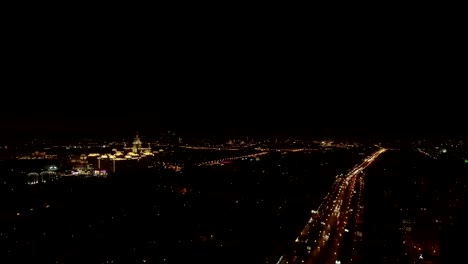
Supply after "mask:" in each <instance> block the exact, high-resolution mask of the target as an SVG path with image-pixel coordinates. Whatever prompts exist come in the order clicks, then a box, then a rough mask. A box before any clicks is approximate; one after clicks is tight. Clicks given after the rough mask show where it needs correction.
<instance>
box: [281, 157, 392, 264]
mask: <svg viewBox="0 0 468 264" xmlns="http://www.w3.org/2000/svg"><path fill="white" fill-rule="evenodd" d="M385 151H386V149H383V148H381V149H379V150H377V151H376V152H374V153H372V154H371V155H370V156H368V157H367V158H366V159H364V161H363V162H362V163H361V164H359V165H356V166H355V167H354V168H353V169H352V170H351V171H350V172H349V173H348V174H346V175H339V176H337V179H336V181H335V183H334V184H333V186H332V189H331V191H330V192H329V193H328V194H327V196H326V197H325V198H324V201H323V202H322V204H321V205H320V206H319V208H318V210H313V211H312V217H311V218H310V220H309V222H308V223H307V225H306V226H305V227H304V229H303V230H302V231H301V233H300V234H299V236H298V237H297V238H296V240H295V243H294V246H293V249H292V252H291V253H290V254H288V255H284V256H282V257H281V258H280V260H279V261H278V263H281V264H286V263H289V264H291V263H308V264H315V263H320V264H340V263H342V262H343V263H359V259H358V258H359V255H358V254H356V250H357V247H358V246H359V243H358V242H359V241H360V239H361V236H362V233H361V229H360V223H361V215H362V210H363V208H364V207H363V203H362V195H361V192H362V189H363V187H364V169H365V168H367V167H368V166H369V165H371V164H372V162H374V161H375V159H376V158H377V157H378V156H379V155H380V154H382V153H383V152H385Z"/></svg>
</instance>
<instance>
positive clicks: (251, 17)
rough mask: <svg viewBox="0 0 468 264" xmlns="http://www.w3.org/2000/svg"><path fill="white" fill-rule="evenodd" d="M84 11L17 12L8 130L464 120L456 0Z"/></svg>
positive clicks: (404, 124) (438, 128)
mask: <svg viewBox="0 0 468 264" xmlns="http://www.w3.org/2000/svg"><path fill="white" fill-rule="evenodd" d="M80 9H81V8H79V7H73V8H72V7H65V6H62V7H60V6H59V7H54V8H51V9H49V10H48V12H46V13H47V15H44V14H43V13H40V14H35V15H34V16H32V17H33V18H34V19H32V18H31V17H30V18H28V19H26V20H24V21H21V22H20V19H18V21H13V23H12V24H15V23H16V24H19V25H20V26H21V28H22V30H20V31H18V32H16V31H15V32H14V34H15V37H14V38H12V41H11V44H12V45H11V52H9V54H11V60H8V61H9V62H11V63H10V64H9V67H8V70H7V71H6V72H5V73H6V75H5V76H6V79H7V80H5V84H6V85H5V86H4V87H5V89H2V98H3V100H2V109H1V110H2V116H3V117H4V118H3V121H2V122H3V125H2V127H3V128H2V132H1V133H2V134H3V135H5V136H11V135H18V134H34V133H36V132H38V131H40V132H41V133H43V134H44V133H46V134H47V133H49V132H50V133H57V131H60V132H59V133H60V134H62V135H66V134H67V133H70V134H78V135H79V134H80V133H87V134H93V133H95V132H96V133H103V132H102V131H109V132H110V133H118V131H126V132H125V133H127V132H128V131H133V130H134V129H138V130H143V131H144V130H154V131H156V130H158V129H164V130H165V129H177V130H179V131H184V133H200V134H203V133H211V134H219V133H237V132H239V133H240V132H242V133H254V132H255V133H259V134H261V133H263V132H269V133H278V134H283V135H287V134H288V133H291V134H310V133H312V134H313V133H317V134H319V133H322V134H327V133H330V134H332V133H334V134H340V135H346V134H350V135H351V134H353V135H373V134H385V135H387V134H388V135H392V134H394V135H399V136H403V135H406V134H420V133H422V134H440V133H445V134H462V135H463V134H464V133H467V132H468V131H467V129H466V128H463V126H464V123H463V120H464V119H466V107H464V104H463V103H464V102H465V104H466V99H465V96H464V93H465V92H464V90H465V89H466V87H467V82H466V73H467V72H468V71H467V70H468V69H467V63H466V62H467V61H468V60H467V51H466V48H465V47H466V46H468V45H466V44H467V43H466V42H464V38H463V36H464V34H463V33H462V32H463V30H462V26H461V25H462V22H461V20H462V16H461V14H459V13H460V11H457V10H458V9H457V8H456V7H446V6H429V4H427V3H424V4H412V5H408V4H405V5H403V4H402V5H394V6H383V5H382V6H356V5H353V6H335V7H307V8H305V7H304V8H303V7H282V6H261V7H260V6H249V7H246V6H242V7H241V6H227V5H226V6H213V5H211V6H177V7H170V8H169V7H167V6H165V7H153V8H151V9H145V8H143V9H141V7H140V9H134V8H124V7H117V6H112V7H96V8H93V9H92V10H91V11H90V10H89V9H85V8H83V12H81V10H80ZM143 10H144V11H143ZM69 11H71V12H69ZM25 21H26V22H25ZM464 117H465V118H464Z"/></svg>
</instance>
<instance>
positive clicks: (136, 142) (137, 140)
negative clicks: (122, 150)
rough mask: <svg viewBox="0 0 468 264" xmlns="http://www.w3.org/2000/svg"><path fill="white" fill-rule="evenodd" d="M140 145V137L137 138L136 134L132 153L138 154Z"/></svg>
mask: <svg viewBox="0 0 468 264" xmlns="http://www.w3.org/2000/svg"><path fill="white" fill-rule="evenodd" d="M141 144H142V143H141V141H140V137H138V132H137V134H136V137H135V140H134V141H133V147H132V152H133V153H138V151H139V150H140V149H141Z"/></svg>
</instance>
